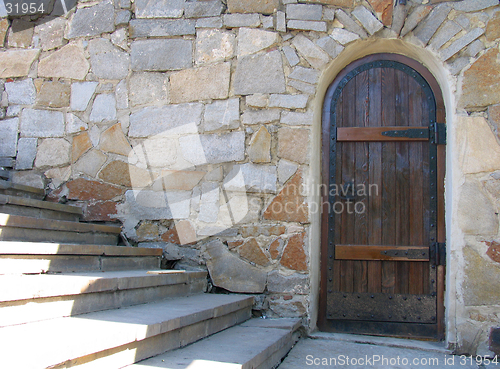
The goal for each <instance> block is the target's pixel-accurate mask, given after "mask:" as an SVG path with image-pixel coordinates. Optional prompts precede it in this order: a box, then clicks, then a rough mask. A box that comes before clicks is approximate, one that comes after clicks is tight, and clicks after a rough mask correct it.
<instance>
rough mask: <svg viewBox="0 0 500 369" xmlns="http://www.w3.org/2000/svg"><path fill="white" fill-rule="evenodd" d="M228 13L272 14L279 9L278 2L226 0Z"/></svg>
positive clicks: (268, 0) (271, 0)
mask: <svg viewBox="0 0 500 369" xmlns="http://www.w3.org/2000/svg"><path fill="white" fill-rule="evenodd" d="M227 7H228V9H229V12H230V13H262V14H273V13H274V11H275V10H276V9H278V7H279V0H228V1H227Z"/></svg>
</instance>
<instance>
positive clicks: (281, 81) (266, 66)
mask: <svg viewBox="0 0 500 369" xmlns="http://www.w3.org/2000/svg"><path fill="white" fill-rule="evenodd" d="M285 89H286V87H285V75H284V72H283V61H282V58H281V53H280V52H279V51H277V50H275V51H271V52H269V53H266V54H258V55H251V56H244V57H241V58H239V59H238V62H237V65H236V72H235V74H234V93H235V94H236V95H251V94H255V93H283V92H285Z"/></svg>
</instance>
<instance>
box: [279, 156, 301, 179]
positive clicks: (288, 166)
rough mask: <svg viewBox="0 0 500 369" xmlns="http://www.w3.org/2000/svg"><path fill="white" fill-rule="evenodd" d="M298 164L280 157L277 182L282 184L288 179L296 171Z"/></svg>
mask: <svg viewBox="0 0 500 369" xmlns="http://www.w3.org/2000/svg"><path fill="white" fill-rule="evenodd" d="M298 167H299V166H298V165H297V164H295V163H293V162H291V161H288V160H285V159H281V160H280V161H279V162H278V182H279V184H281V185H282V184H284V183H285V182H286V181H288V180H289V179H290V178H291V177H292V176H293V175H294V174H295V172H296V171H297V169H298Z"/></svg>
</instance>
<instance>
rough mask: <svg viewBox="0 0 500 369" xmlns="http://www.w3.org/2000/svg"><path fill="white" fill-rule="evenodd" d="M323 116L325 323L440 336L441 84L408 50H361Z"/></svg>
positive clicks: (343, 328)
mask: <svg viewBox="0 0 500 369" xmlns="http://www.w3.org/2000/svg"><path fill="white" fill-rule="evenodd" d="M322 121H323V126H322V135H323V137H322V141H323V143H322V181H323V185H324V186H323V189H324V191H323V201H322V204H323V213H322V236H321V240H322V241H321V281H320V306H319V316H318V326H319V328H320V329H321V330H324V331H336V332H349V333H358V334H359V333H365V334H375V335H392V336H405V337H427V338H443V335H444V276H445V270H444V268H445V266H444V260H445V257H444V250H445V247H444V244H445V237H446V236H445V222H444V175H445V161H446V160H445V147H444V144H445V142H446V141H445V139H446V130H445V125H444V123H445V110H444V101H443V97H442V94H441V90H440V88H439V85H438V83H437V81H436V80H435V78H434V77H433V76H432V74H431V73H430V72H429V71H428V70H427V69H426V68H425V67H424V66H422V65H421V64H420V63H418V62H416V61H415V60H413V59H410V58H408V57H404V56H402V55H397V54H375V55H369V56H366V57H363V58H361V59H358V60H356V61H355V62H353V63H351V64H350V65H348V66H347V67H346V68H345V69H344V70H343V71H341V72H340V73H339V74H338V75H337V77H336V78H335V80H334V81H333V82H332V83H331V85H330V86H329V88H328V90H327V93H326V96H325V100H324V105H323V119H322ZM325 189H328V190H325ZM356 207H357V208H356Z"/></svg>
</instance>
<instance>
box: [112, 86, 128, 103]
mask: <svg viewBox="0 0 500 369" xmlns="http://www.w3.org/2000/svg"><path fill="white" fill-rule="evenodd" d="M115 97H116V108H117V109H119V110H120V109H127V108H128V88H127V81H126V80H122V81H120V83H118V84H117V85H116V89H115Z"/></svg>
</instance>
